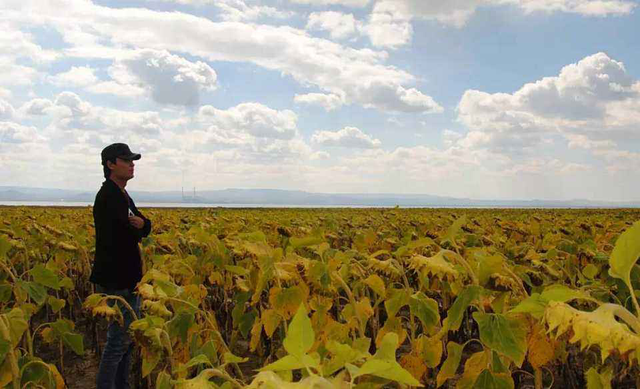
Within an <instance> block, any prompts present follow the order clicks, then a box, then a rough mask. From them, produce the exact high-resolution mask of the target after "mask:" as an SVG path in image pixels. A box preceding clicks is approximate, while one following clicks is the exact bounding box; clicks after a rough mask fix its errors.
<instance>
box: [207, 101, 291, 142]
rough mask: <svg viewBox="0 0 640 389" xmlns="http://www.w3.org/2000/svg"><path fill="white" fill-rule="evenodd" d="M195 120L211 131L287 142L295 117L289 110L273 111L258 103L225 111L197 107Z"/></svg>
mask: <svg viewBox="0 0 640 389" xmlns="http://www.w3.org/2000/svg"><path fill="white" fill-rule="evenodd" d="M199 117H200V119H201V120H202V122H204V123H206V124H210V125H212V126H213V127H214V129H216V128H219V129H223V130H231V131H236V132H241V133H245V134H248V135H251V136H253V137H256V138H271V139H281V140H290V139H293V138H294V136H295V135H296V133H297V121H298V116H297V115H296V114H295V113H294V112H293V111H290V110H283V111H277V110H275V109H271V108H269V107H267V106H264V105H262V104H259V103H243V104H239V105H237V106H235V107H232V108H229V109H227V110H221V109H217V108H215V107H212V106H210V105H206V106H203V107H201V108H200V111H199Z"/></svg>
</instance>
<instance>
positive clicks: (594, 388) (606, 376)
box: [585, 367, 613, 389]
mask: <svg viewBox="0 0 640 389" xmlns="http://www.w3.org/2000/svg"><path fill="white" fill-rule="evenodd" d="M585 377H586V379H587V389H611V379H612V378H613V371H612V370H611V369H610V368H607V369H605V370H604V371H603V372H602V373H598V371H597V370H596V368H595V367H592V368H590V369H589V370H587V373H586V374H585Z"/></svg>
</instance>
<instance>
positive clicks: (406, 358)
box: [400, 353, 427, 381]
mask: <svg viewBox="0 0 640 389" xmlns="http://www.w3.org/2000/svg"><path fill="white" fill-rule="evenodd" d="M400 366H402V367H403V368H404V369H405V370H407V371H408V372H409V373H411V375H412V376H413V378H415V379H417V380H418V381H422V376H423V375H424V373H426V371H427V365H426V364H425V363H424V361H423V360H422V358H420V357H419V356H417V355H415V354H413V353H409V354H405V355H403V356H402V358H400Z"/></svg>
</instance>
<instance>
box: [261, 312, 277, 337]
mask: <svg viewBox="0 0 640 389" xmlns="http://www.w3.org/2000/svg"><path fill="white" fill-rule="evenodd" d="M281 320H282V317H280V315H278V313H277V312H276V311H275V310H273V309H266V310H264V311H263V312H262V317H261V318H260V321H261V322H262V325H263V326H264V332H265V333H266V334H267V337H269V338H271V336H273V332H274V331H275V330H276V328H278V325H279V324H280V321H281Z"/></svg>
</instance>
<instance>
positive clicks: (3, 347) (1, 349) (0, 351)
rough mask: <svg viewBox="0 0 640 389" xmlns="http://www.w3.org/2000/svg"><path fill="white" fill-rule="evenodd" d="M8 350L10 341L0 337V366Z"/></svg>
mask: <svg viewBox="0 0 640 389" xmlns="http://www.w3.org/2000/svg"><path fill="white" fill-rule="evenodd" d="M9 350H11V343H9V341H7V340H4V339H0V366H2V364H3V363H4V358H5V356H6V355H7V353H8V352H9Z"/></svg>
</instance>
